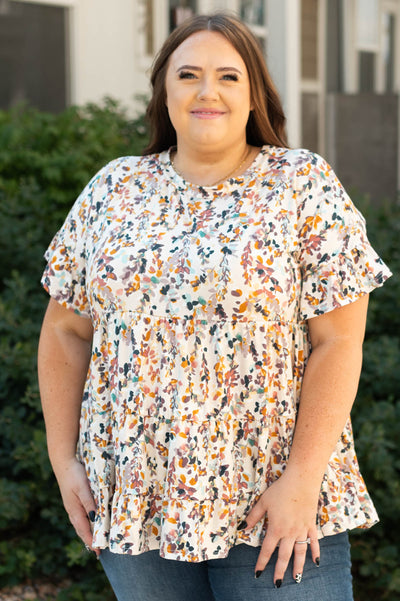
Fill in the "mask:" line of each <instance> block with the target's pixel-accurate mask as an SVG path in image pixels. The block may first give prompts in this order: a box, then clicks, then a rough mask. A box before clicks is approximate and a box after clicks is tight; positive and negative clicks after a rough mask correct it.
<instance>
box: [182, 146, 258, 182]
mask: <svg viewBox="0 0 400 601" xmlns="http://www.w3.org/2000/svg"><path fill="white" fill-rule="evenodd" d="M256 152H258V149H256V148H254V147H253V146H249V145H248V144H247V143H246V142H245V143H244V144H243V145H240V147H239V148H235V149H232V151H231V152H225V153H220V152H219V153H216V152H214V151H211V152H199V151H195V152H193V151H192V152H190V151H189V152H188V151H186V149H185V150H183V149H182V147H181V146H179V147H178V148H177V149H176V150H171V154H170V158H171V163H172V166H173V168H174V169H175V171H176V172H177V173H178V175H180V176H181V177H182V178H183V179H185V180H187V181H190V182H192V183H193V184H198V185H203V186H216V185H218V184H220V183H222V182H223V181H225V180H227V179H229V178H230V177H234V176H238V175H240V174H241V173H243V172H244V171H245V170H246V169H247V167H248V166H249V165H250V163H251V162H252V161H253V158H254V156H255V154H256Z"/></svg>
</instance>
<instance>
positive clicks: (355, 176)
mask: <svg viewBox="0 0 400 601" xmlns="http://www.w3.org/2000/svg"><path fill="white" fill-rule="evenodd" d="M398 107H399V96H398V95H396V94H382V95H378V94H329V95H328V101H327V123H328V125H327V152H326V156H327V159H328V160H329V162H330V163H331V165H332V166H333V167H334V169H335V171H336V173H337V174H338V177H339V179H340V180H341V181H342V183H343V185H344V186H345V188H346V189H347V190H348V191H349V192H350V193H351V192H352V191H353V190H355V191H359V192H361V193H364V194H368V195H369V196H370V198H371V199H372V200H373V202H380V201H382V200H383V199H390V200H394V199H396V196H397V189H398V182H397V168H398V162H399V161H398V135H399V118H398V112H399V111H398Z"/></svg>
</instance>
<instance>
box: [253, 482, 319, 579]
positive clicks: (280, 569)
mask: <svg viewBox="0 0 400 601" xmlns="http://www.w3.org/2000/svg"><path fill="white" fill-rule="evenodd" d="M318 493H319V491H318V492H315V491H314V492H311V491H310V490H309V488H308V487H306V486H304V483H302V482H301V478H293V477H291V476H289V474H286V472H285V473H284V474H283V475H282V476H281V477H280V478H279V479H278V480H276V481H275V482H274V483H273V484H271V486H270V487H269V488H268V489H267V490H266V491H265V492H264V493H263V494H262V495H261V497H260V499H259V500H258V501H257V503H256V504H255V505H254V507H253V509H252V510H251V511H250V513H249V514H248V516H247V517H246V523H247V527H246V530H251V529H252V528H254V526H255V525H256V524H257V522H259V521H260V520H264V519H265V517H266V514H267V517H268V525H267V532H266V535H265V538H264V541H263V544H262V547H261V551H260V554H259V556H258V560H257V564H256V566H255V573H256V577H258V576H259V575H260V573H261V572H262V571H263V570H264V568H265V566H266V565H267V563H268V562H269V560H270V558H271V555H272V554H273V552H274V551H275V549H276V547H277V546H278V545H279V553H278V559H277V562H276V565H275V573H274V583H275V586H276V587H278V588H279V586H280V585H281V584H282V581H283V577H284V575H285V572H286V569H287V567H288V563H289V560H290V558H291V556H292V553H294V558H293V578H294V579H295V581H296V582H300V581H301V578H302V574H303V568H304V562H305V559H306V553H307V548H308V544H307V543H299V542H297V543H296V541H306V540H307V539H308V538H309V539H310V548H311V554H312V558H313V561H314V563H315V564H316V565H319V542H318V531H317V527H316V514H317V504H318Z"/></svg>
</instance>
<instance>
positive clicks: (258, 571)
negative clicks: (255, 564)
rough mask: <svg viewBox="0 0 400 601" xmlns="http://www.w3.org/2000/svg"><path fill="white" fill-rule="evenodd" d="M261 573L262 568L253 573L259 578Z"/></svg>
mask: <svg viewBox="0 0 400 601" xmlns="http://www.w3.org/2000/svg"><path fill="white" fill-rule="evenodd" d="M261 574H262V570H257V572H256V574H255V578H260V576H261Z"/></svg>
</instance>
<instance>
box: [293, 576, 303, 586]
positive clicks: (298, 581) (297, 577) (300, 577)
mask: <svg viewBox="0 0 400 601" xmlns="http://www.w3.org/2000/svg"><path fill="white" fill-rule="evenodd" d="M302 578H303V574H296V576H295V581H296V584H300V582H301V579H302Z"/></svg>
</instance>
